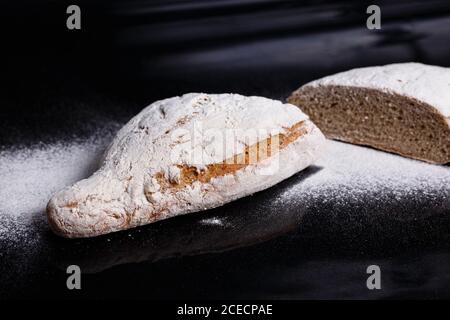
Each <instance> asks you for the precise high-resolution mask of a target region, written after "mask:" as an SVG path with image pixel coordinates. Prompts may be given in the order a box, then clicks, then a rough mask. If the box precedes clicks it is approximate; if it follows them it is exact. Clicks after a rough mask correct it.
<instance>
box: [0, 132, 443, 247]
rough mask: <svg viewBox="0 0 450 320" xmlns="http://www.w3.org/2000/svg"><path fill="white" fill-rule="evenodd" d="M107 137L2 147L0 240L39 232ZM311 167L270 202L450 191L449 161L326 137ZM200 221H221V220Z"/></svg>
mask: <svg viewBox="0 0 450 320" xmlns="http://www.w3.org/2000/svg"><path fill="white" fill-rule="evenodd" d="M110 139H111V137H110V136H105V137H101V138H99V137H96V138H95V139H94V138H93V139H91V140H89V141H84V142H76V143H72V144H53V145H49V146H44V147H40V148H38V147H36V148H31V149H11V150H4V151H1V152H0V201H1V202H0V245H1V242H2V241H4V240H9V241H18V240H19V239H21V238H30V237H31V238H33V237H34V238H36V237H39V235H38V234H33V224H35V223H36V220H38V221H41V222H40V223H43V222H42V221H45V219H44V218H43V217H44V211H45V206H46V204H47V201H48V200H49V198H50V197H51V195H52V194H53V193H54V192H56V191H57V190H59V189H61V188H62V187H65V186H67V185H70V184H72V183H74V182H75V181H78V180H80V179H82V178H85V177H87V176H89V175H90V173H92V172H93V171H94V170H95V169H96V167H97V165H98V160H99V158H100V156H101V153H102V152H103V150H104V148H105V146H106V145H107V143H108V142H109V140H110ZM315 167H316V169H317V170H313V171H314V172H313V173H312V174H311V175H308V176H306V177H305V179H303V180H302V181H301V182H300V183H296V184H294V185H292V186H291V187H289V188H288V189H284V190H283V191H282V192H281V193H280V194H278V195H277V197H276V198H275V199H274V205H276V204H278V205H279V206H280V207H281V208H282V205H283V203H286V202H289V201H292V202H294V201H308V200H309V199H317V198H320V199H321V201H322V202H323V201H325V202H334V203H341V204H345V202H346V201H348V200H349V199H350V198H352V199H358V197H361V199H362V196H363V195H367V194H373V195H379V196H383V195H385V194H387V193H388V194H389V199H391V200H392V201H400V200H401V199H402V198H404V197H405V196H410V195H412V196H417V195H418V194H420V195H424V196H428V197H433V195H439V194H440V195H441V199H442V193H444V194H446V193H447V194H449V196H450V167H449V166H448V165H447V166H439V165H431V164H427V163H424V162H420V161H415V160H410V159H406V158H403V157H400V156H397V155H393V154H389V153H385V152H381V151H377V150H373V149H370V148H365V147H359V146H354V145H350V144H345V143H340V142H335V141H328V146H327V150H326V152H325V154H324V155H323V157H322V158H321V159H320V160H319V161H318V162H317V163H316V164H315ZM449 198H450V197H449ZM444 205H448V204H444ZM449 211H450V208H449ZM202 223H203V224H208V225H211V224H212V225H218V226H220V225H222V224H223V221H218V220H214V219H213V220H202ZM38 229H39V228H38Z"/></svg>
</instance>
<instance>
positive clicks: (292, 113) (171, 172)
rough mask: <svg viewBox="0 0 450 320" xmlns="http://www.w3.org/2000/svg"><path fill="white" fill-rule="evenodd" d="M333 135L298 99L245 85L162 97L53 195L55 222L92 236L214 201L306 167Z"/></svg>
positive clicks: (62, 230) (69, 232)
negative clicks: (244, 91)
mask: <svg viewBox="0 0 450 320" xmlns="http://www.w3.org/2000/svg"><path fill="white" fill-rule="evenodd" d="M324 141H325V138H324V136H323V135H322V133H321V132H320V130H319V129H318V128H317V127H316V126H315V125H314V124H313V123H312V122H311V121H310V120H309V119H308V117H307V116H306V115H305V114H303V113H302V112H301V111H300V110H299V109H298V108H297V107H295V106H293V105H290V104H283V103H281V102H279V101H275V100H270V99H266V98H262V97H245V96H241V95H237V94H210V95H208V94H197V93H192V94H186V95H183V96H181V97H175V98H170V99H165V100H161V101H157V102H155V103H153V104H152V105H150V106H148V107H147V108H145V109H144V110H143V111H142V112H141V113H139V114H138V115H137V116H135V117H134V118H133V119H132V120H130V122H129V123H128V124H126V125H125V126H124V127H123V128H122V129H121V130H120V131H119V133H118V134H117V136H116V137H115V139H114V140H113V142H112V143H111V145H110V147H109V148H108V150H107V151H106V153H105V156H104V160H103V163H102V165H101V167H100V169H99V170H98V171H97V172H96V173H94V175H92V176H91V177H89V178H87V179H84V180H81V181H79V182H77V183H76V184H74V185H73V186H71V187H68V188H65V189H64V190H62V191H60V192H58V193H57V194H55V195H54V196H53V197H52V199H50V201H49V204H48V206H47V216H48V220H49V223H50V226H51V228H52V230H53V231H54V232H55V233H57V234H59V235H61V236H64V237H70V238H76V237H91V236H98V235H101V234H105V233H109V232H114V231H119V230H124V229H128V228H132V227H136V226H139V225H144V224H148V223H151V222H154V221H158V220H161V219H165V218H170V217H173V216H177V215H180V214H185V213H189V212H195V211H200V210H204V209H208V208H214V207H217V206H220V205H222V204H225V203H227V202H230V201H233V200H235V199H237V198H240V197H244V196H246V195H249V194H251V193H254V192H257V191H261V190H263V189H266V188H268V187H270V186H272V185H274V184H276V183H278V182H280V181H282V180H284V179H286V178H288V177H290V176H292V175H293V174H295V173H296V172H298V171H300V170H302V169H304V168H305V167H307V166H308V165H310V164H311V163H312V162H313V161H314V160H315V159H316V158H317V157H318V155H319V153H320V150H321V148H322V145H323V143H324Z"/></svg>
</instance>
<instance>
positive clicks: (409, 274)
mask: <svg viewBox="0 0 450 320" xmlns="http://www.w3.org/2000/svg"><path fill="white" fill-rule="evenodd" d="M68 5H69V3H67V4H66V3H57V4H56V3H55V2H51V1H48V2H47V1H40V2H32V3H31V2H30V3H28V2H20V3H19V4H16V3H14V4H9V5H7V6H6V8H5V10H2V11H1V13H0V15H1V17H0V18H1V21H2V24H4V27H2V32H3V33H5V34H4V36H3V40H2V41H3V42H4V44H5V45H2V51H3V52H2V57H1V59H2V60H1V69H2V73H1V78H2V84H1V87H0V106H1V107H0V119H1V120H0V124H1V125H0V158H1V159H2V163H1V164H0V172H4V173H8V172H15V171H14V170H18V169H17V167H14V163H15V162H14V159H17V158H18V157H21V154H26V156H25V158H24V159H25V160H24V161H22V162H21V163H27V161H28V163H29V162H31V161H32V160H33V159H35V157H37V153H36V150H43V151H44V152H47V153H46V156H48V155H50V154H51V153H52V151H49V150H53V149H51V148H52V146H55V145H56V146H71V145H75V144H76V145H78V146H81V149H83V148H88V147H86V146H88V145H89V146H90V145H94V146H95V147H94V148H92V150H91V149H89V150H87V151H86V154H89V159H90V160H89V161H84V162H83V165H88V164H89V165H88V168H86V170H84V169H83V170H84V171H83V170H82V172H83V174H84V175H87V174H88V173H90V172H92V171H93V170H95V167H96V161H95V160H96V159H97V158H98V156H99V154H100V153H101V151H102V150H103V148H104V147H105V145H106V144H107V143H108V142H109V141H110V140H111V138H112V137H113V135H114V133H115V132H116V131H117V130H118V128H120V126H121V125H123V124H124V123H125V122H126V121H128V120H129V119H130V118H131V117H132V116H133V115H134V114H136V113H137V112H138V111H140V110H141V109H142V108H143V107H145V106H146V105H148V104H150V103H151V102H153V101H156V100H158V99H161V98H166V97H170V96H175V95H180V94H183V93H187V92H208V93H222V92H236V93H241V94H245V95H260V96H266V97H270V98H273V99H279V100H285V98H286V97H287V96H288V95H289V93H290V92H291V91H292V90H294V89H296V88H297V87H299V86H300V85H302V84H304V83H306V82H307V81H310V80H313V79H315V78H318V77H322V76H325V75H328V74H331V73H334V72H338V71H343V70H347V69H349V68H353V67H361V66H370V65H381V64H387V63H395V62H407V61H417V62H423V63H427V64H435V65H441V66H446V67H450V60H449V57H450V45H449V44H448V40H449V39H450V4H449V3H448V2H447V1H396V2H392V1H389V2H388V1H379V5H380V7H381V9H382V28H381V30H368V29H367V28H366V19H367V16H368V15H367V14H366V8H367V4H365V3H361V2H356V1H355V2H348V1H347V2H340V1H335V2H331V1H306V2H296V1H262V0H261V1H229V0H223V1H222V0H221V1H217V2H209V1H166V2H158V1H139V2H138V1H131V2H118V1H112V2H110V1H89V2H87V1H86V2H84V1H81V2H79V6H80V8H81V12H82V27H81V30H68V29H67V28H66V18H67V14H66V12H65V10H66V7H67V6H68ZM92 141H94V142H92ZM49 148H50V149H49ZM355 148H356V147H355ZM24 150H25V151H24ZM26 150H29V151H30V153H29V154H28V153H27V151H26ZM83 150H84V149H83ZM83 152H84V151H83ZM371 152H372V151H371ZM373 152H374V154H377V153H375V151H373ZM44 154H45V153H44ZM27 157H28V158H27ZM381 157H382V156H381ZM392 157H394V156H392ZM56 158H57V154H56V155H55V153H53V155H52V158H51V159H56ZM27 159H28V160H27ZM399 161H410V160H404V159H401V160H399ZM411 161H412V160H411ZM39 163H44V164H45V163H46V162H45V161H41V162H39ZM47 163H48V166H52V165H53V162H51V161H50V160H49V161H48V162H47ZM79 165H81V162H79ZM71 166H72V167H76V166H77V162H76V161H75V162H74V163H72V164H71ZM418 166H419V165H418ZM423 166H428V164H420V168H421V170H424V172H425V171H426V169H423V168H424V167H423ZM430 166H431V165H430ZM21 168H22V167H21ZM418 168H419V167H418ZM47 169H48V168H47ZM50 169H51V168H50ZM69 169H70V168H69ZM326 169H327V168H324V167H323V166H322V165H320V164H319V165H314V166H311V167H309V168H307V169H306V170H304V171H302V172H300V173H298V174H297V175H294V176H293V177H291V178H289V179H287V180H286V181H284V182H282V183H280V184H278V185H276V186H274V187H272V188H270V189H268V190H265V191H263V192H260V193H257V194H255V195H253V196H250V197H246V198H243V199H240V200H238V201H235V202H233V203H230V204H227V205H225V206H223V207H220V208H217V209H214V210H209V211H207V212H202V213H195V214H190V215H186V216H182V217H176V218H173V219H169V220H166V221H160V222H157V223H155V224H152V225H148V226H144V227H141V228H137V229H133V230H129V231H124V232H118V233H115V234H111V235H108V236H103V237H99V238H94V239H82V240H68V239H62V238H59V237H57V236H55V235H54V234H52V233H51V231H50V229H49V227H48V225H47V221H46V218H45V214H44V207H43V206H42V204H37V205H36V207H33V209H30V211H29V212H11V209H8V210H9V211H8V212H6V211H7V209H5V208H11V206H6V205H5V203H13V202H14V201H12V200H11V199H6V198H4V199H0V201H2V202H3V205H0V257H1V259H0V269H1V270H0V271H1V272H0V284H1V285H0V298H9V297H31V298H32V297H39V298H47V297H48V298H50V297H52V298H80V297H90V298H95V297H112V298H117V297H119V298H120V297H123V298H126V297H136V298H153V299H173V298H182V299H185V298H186V299H187V298H190V299H193V298H200V299H210V298H251V299H254V298H262V299H264V298H277V299H280V298H287V299H292V298H294V299H296V298H308V299H315V298H319V299H320V298H328V299H329V298H356V299H360V298H368V299H372V298H449V297H450V267H449V266H450V252H449V249H450V197H449V193H450V187H449V186H448V185H450V173H449V171H450V168H449V167H448V166H442V167H440V169H439V170H441V171H439V172H442V177H440V180H439V177H436V176H434V177H435V178H436V181H438V180H439V181H440V184H438V185H433V183H432V182H430V181H431V180H430V181H428V182H427V181H424V183H420V185H418V186H417V188H415V189H414V192H404V193H401V194H400V196H399V197H397V198H396V193H395V192H394V191H392V192H390V191H389V190H387V189H389V186H386V188H387V189H386V188H384V189H382V190H383V192H382V191H381V189H376V188H373V189H372V190H371V191H370V190H369V191H370V192H368V191H367V190H366V192H364V193H361V194H359V193H358V196H355V194H352V193H351V192H345V190H346V185H345V184H343V185H342V186H341V188H342V190H343V191H342V194H343V195H342V196H339V195H336V194H330V193H323V194H320V193H319V194H317V195H314V194H313V195H312V194H311V193H309V196H308V197H305V196H302V194H301V193H293V192H290V191H291V190H294V189H295V190H297V189H296V188H303V187H302V186H304V185H305V183H306V181H308V179H313V177H317V176H318V175H319V174H320V173H321V172H322V174H323V172H324V171H323V170H326ZM30 170H31V169H30ZM33 170H38V171H39V170H40V169H39V168H35V167H33ZM430 170H434V169H430ZM46 172H47V171H46ZM48 172H49V174H51V172H52V171H51V170H49V171H48ZM433 172H434V171H433ZM436 172H437V171H436ZM83 174H82V175H83ZM25 176H27V175H26V174H25ZM37 176H39V175H37ZM8 177H9V178H8V179H10V180H8V181H11V183H15V182H17V181H28V182H29V185H30V186H34V184H33V181H32V179H33V178H32V177H33V174H32V171H30V173H29V179H30V180H26V179H25V178H23V176H21V177H22V178H21V179H17V180H15V179H14V175H8ZM82 177H84V176H80V177H78V176H77V178H82ZM426 177H427V176H426V175H424V179H427V178H426ZM0 179H2V177H0ZM3 179H6V178H5V177H3ZM55 179H57V178H55ZM4 181H6V180H4ZM309 181H310V180H309ZM433 181H434V180H433ZM446 182H449V183H448V184H446ZM323 183H324V184H327V181H323ZM1 185H2V187H4V188H12V189H11V190H13V188H14V186H12V185H10V186H8V183H5V182H4V183H2V184H1ZM397 187H398V186H397ZM14 190H15V189H14ZM18 190H21V192H24V191H23V190H26V186H24V187H23V188H19V189H18ZM352 190H353V189H352ZM355 190H356V189H355ZM355 192H356V191H355ZM381 193H382V194H383V195H388V196H386V197H385V196H383V197H381V196H380V194H381ZM0 194H2V195H9V194H12V193H11V192H10V193H8V192H7V191H4V192H3V193H1V191H0ZM24 197H25V198H26V195H21V196H20V197H17V199H21V198H24ZM6 200H8V201H6ZM338 200H339V201H338ZM18 201H20V200H18ZM30 207H32V206H30ZM72 264H75V265H78V266H80V268H81V270H82V272H83V278H82V279H83V280H82V290H68V289H67V287H66V279H67V276H68V275H67V273H66V268H67V266H69V265H72ZM369 265H378V266H380V268H381V270H382V275H383V278H382V279H383V280H382V281H383V282H382V284H383V289H382V290H368V289H367V287H366V279H367V277H368V274H367V273H366V269H367V267H368V266H369Z"/></svg>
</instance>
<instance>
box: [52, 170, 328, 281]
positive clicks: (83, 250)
mask: <svg viewBox="0 0 450 320" xmlns="http://www.w3.org/2000/svg"><path fill="white" fill-rule="evenodd" d="M318 170H320V168H319V167H314V166H312V167H309V168H307V169H306V170H304V171H303V172H301V173H300V174H297V175H295V176H294V177H292V178H290V179H288V180H286V181H284V182H282V183H280V184H279V185H277V186H276V187H273V188H271V189H269V190H266V191H264V192H260V193H257V194H255V195H253V196H250V197H247V198H245V199H241V200H238V201H234V202H233V203H230V204H227V205H225V206H222V207H219V208H216V209H213V210H208V211H206V212H201V213H197V214H190V215H188V216H185V217H177V218H176V219H170V220H169V221H162V222H158V223H155V224H153V225H150V226H146V227H142V228H139V229H137V230H129V231H124V232H120V233H116V234H112V235H107V236H102V237H98V238H95V239H84V240H67V241H64V240H62V239H56V237H54V236H53V237H51V238H52V240H50V241H56V247H55V249H56V251H57V253H56V257H55V261H57V262H58V263H59V265H60V266H61V267H62V269H65V268H66V267H67V265H69V264H76V265H79V266H80V267H82V270H83V271H84V272H88V273H90V272H99V271H102V270H104V269H107V268H110V267H113V266H115V265H120V264H126V263H138V262H144V261H147V262H153V261H157V260H159V259H167V258H171V257H180V256H187V255H198V254H205V253H212V252H220V251H224V250H230V249H234V248H238V247H243V246H250V245H252V244H255V243H259V242H264V241H267V240H269V239H271V238H274V237H276V236H279V235H283V234H286V233H288V232H289V231H292V230H295V229H296V228H297V227H298V225H299V224H300V222H301V219H302V217H303V215H304V213H305V212H302V211H305V210H306V208H301V207H291V208H289V207H286V208H280V206H275V205H273V200H274V199H275V198H276V197H277V195H279V194H281V193H282V192H283V191H284V190H286V189H288V188H289V187H291V186H292V185H293V184H296V183H301V181H302V180H303V179H306V178H307V177H308V176H309V175H312V174H314V173H315V172H317V171H318ZM302 209H304V210H302Z"/></svg>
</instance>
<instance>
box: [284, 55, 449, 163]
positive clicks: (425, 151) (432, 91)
mask: <svg viewBox="0 0 450 320" xmlns="http://www.w3.org/2000/svg"><path fill="white" fill-rule="evenodd" d="M288 102H290V103H292V104H295V105H297V106H299V107H300V108H301V109H302V111H304V112H305V113H306V114H308V115H309V116H310V118H311V120H312V121H313V122H314V123H315V124H316V125H317V126H318V127H319V128H320V129H321V130H322V131H323V133H324V134H325V135H326V136H327V137H329V138H332V139H337V140H342V141H347V142H351V143H356V144H362V145H368V146H371V147H374V148H379V149H382V150H385V151H390V152H394V153H398V154H401V155H403V156H406V157H411V158H414V159H419V160H424V161H427V162H431V163H438V164H444V163H448V162H450V69H449V68H442V67H437V66H429V65H424V64H420V63H400V64H391V65H386V66H380V67H368V68H360V69H353V70H350V71H347V72H342V73H338V74H335V75H332V76H328V77H325V78H322V79H319V80H316V81H313V82H310V83H308V84H306V85H304V86H302V87H300V88H299V89H298V90H296V91H294V92H293V93H292V95H291V96H290V97H289V98H288Z"/></svg>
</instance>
